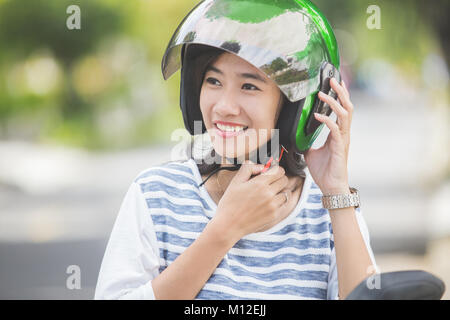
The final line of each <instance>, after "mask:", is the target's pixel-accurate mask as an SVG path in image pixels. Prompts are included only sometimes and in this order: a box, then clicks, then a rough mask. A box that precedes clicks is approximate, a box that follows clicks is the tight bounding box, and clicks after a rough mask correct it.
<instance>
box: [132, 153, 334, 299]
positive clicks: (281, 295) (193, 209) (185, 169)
mask: <svg viewBox="0 0 450 320" xmlns="http://www.w3.org/2000/svg"><path fill="white" fill-rule="evenodd" d="M135 182H136V183H138V184H139V186H140V188H141V191H142V193H143V196H144V198H145V199H146V202H147V206H148V210H149V214H150V217H151V221H152V222H153V226H154V230H155V232H156V238H157V242H158V246H159V254H160V272H162V271H163V270H164V269H165V268H166V267H167V266H168V265H169V264H170V263H171V262H173V261H174V260H175V259H176V258H177V257H178V256H179V255H180V254H181V253H183V252H184V250H186V248H188V247H189V246H190V245H191V244H192V243H193V242H194V240H195V239H197V238H198V236H199V235H200V233H201V232H202V231H203V229H204V228H205V226H206V225H207V223H208V222H209V221H210V219H211V217H212V216H214V212H215V210H216V209H217V205H216V204H215V203H214V201H213V200H212V199H211V197H210V196H209V194H208V193H207V191H206V189H205V188H204V187H201V188H199V187H198V185H199V184H200V183H201V176H200V173H199V171H198V168H197V165H196V163H195V161H194V160H192V159H190V160H187V161H184V162H168V163H165V164H162V165H159V166H156V167H152V168H150V169H148V170H146V171H145V172H143V173H142V174H140V175H139V176H138V177H137V178H136V180H135ZM320 197H321V192H320V189H319V188H318V186H317V185H316V184H315V183H314V181H312V179H311V176H310V175H309V173H307V178H306V180H305V183H304V186H303V191H302V195H301V198H300V201H299V203H298V204H297V206H296V208H295V209H294V211H293V212H292V213H291V214H290V215H289V216H288V217H287V218H286V219H284V220H283V221H281V222H280V223H279V224H277V225H276V226H274V227H272V228H271V229H270V230H267V231H264V232H260V233H254V234H250V235H247V236H245V237H244V238H242V239H241V240H240V241H238V242H237V243H236V244H235V245H234V247H233V248H231V249H230V250H229V252H228V253H227V254H226V255H225V257H224V259H223V260H222V261H221V263H220V264H219V266H218V267H217V268H216V270H215V272H214V273H213V274H212V276H211V277H210V279H209V280H208V281H207V283H206V284H205V286H204V287H203V289H202V290H201V291H200V292H199V294H198V296H197V299H326V298H327V285H328V276H329V271H330V259H331V258H330V256H331V250H332V248H333V246H334V243H333V235H332V228H331V221H330V217H329V214H328V211H327V210H326V209H324V208H323V207H322V204H321V198H320Z"/></svg>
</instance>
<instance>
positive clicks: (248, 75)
mask: <svg viewBox="0 0 450 320" xmlns="http://www.w3.org/2000/svg"><path fill="white" fill-rule="evenodd" d="M208 71H213V72H217V73H218V74H221V75H223V72H222V71H220V70H219V69H217V68H216V67H214V66H208V68H206V72H208ZM206 72H205V73H206ZM238 75H239V76H240V77H241V78H250V79H254V80H258V81H261V82H264V83H267V81H266V80H265V79H264V78H263V77H261V76H260V75H259V74H256V73H239V74H238Z"/></svg>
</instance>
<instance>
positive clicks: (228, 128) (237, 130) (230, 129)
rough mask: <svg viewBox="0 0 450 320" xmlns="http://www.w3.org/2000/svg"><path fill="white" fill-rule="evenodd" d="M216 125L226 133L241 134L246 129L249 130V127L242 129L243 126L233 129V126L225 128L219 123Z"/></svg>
mask: <svg viewBox="0 0 450 320" xmlns="http://www.w3.org/2000/svg"><path fill="white" fill-rule="evenodd" d="M216 125H217V128H219V129H220V130H222V131H225V132H239V131H241V130H245V129H247V128H248V127H242V126H234V127H232V126H224V125H222V124H219V123H216Z"/></svg>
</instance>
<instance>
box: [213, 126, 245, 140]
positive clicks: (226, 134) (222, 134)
mask: <svg viewBox="0 0 450 320" xmlns="http://www.w3.org/2000/svg"><path fill="white" fill-rule="evenodd" d="M214 128H215V129H216V132H217V134H218V135H219V136H220V137H222V138H230V137H236V136H238V135H240V134H243V133H244V132H245V130H247V129H248V128H245V129H243V130H240V131H238V132H227V131H222V130H220V129H219V128H218V127H217V124H214Z"/></svg>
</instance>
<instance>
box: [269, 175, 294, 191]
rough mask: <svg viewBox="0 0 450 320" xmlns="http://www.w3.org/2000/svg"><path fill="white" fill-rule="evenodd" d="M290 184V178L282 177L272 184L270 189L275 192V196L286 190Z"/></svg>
mask: <svg viewBox="0 0 450 320" xmlns="http://www.w3.org/2000/svg"><path fill="white" fill-rule="evenodd" d="M288 183H289V179H288V177H286V175H284V176H282V177H281V178H280V179H278V180H276V181H274V182H272V183H271V184H270V186H269V187H270V189H271V190H272V191H273V193H274V194H277V193H279V192H280V191H281V190H283V189H285V188H286V187H287V185H288Z"/></svg>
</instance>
